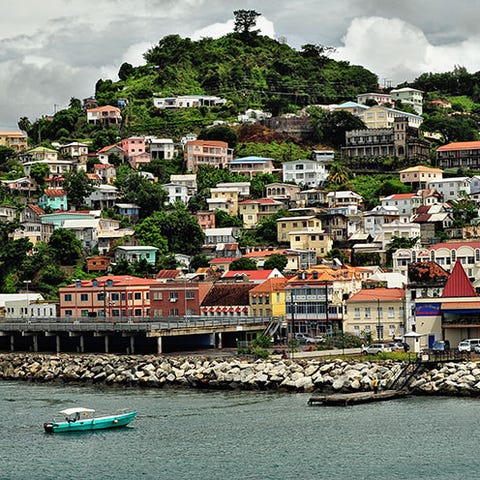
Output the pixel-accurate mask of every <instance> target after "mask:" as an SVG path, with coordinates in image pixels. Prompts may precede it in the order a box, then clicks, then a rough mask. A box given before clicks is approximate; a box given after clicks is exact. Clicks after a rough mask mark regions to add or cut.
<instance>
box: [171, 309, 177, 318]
mask: <svg viewBox="0 0 480 480" xmlns="http://www.w3.org/2000/svg"><path fill="white" fill-rule="evenodd" d="M170 316H171V317H178V308H171V309H170Z"/></svg>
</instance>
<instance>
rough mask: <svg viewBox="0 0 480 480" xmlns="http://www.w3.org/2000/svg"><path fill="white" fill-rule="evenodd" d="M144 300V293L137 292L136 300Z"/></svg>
mask: <svg viewBox="0 0 480 480" xmlns="http://www.w3.org/2000/svg"><path fill="white" fill-rule="evenodd" d="M141 299H142V292H135V300H141Z"/></svg>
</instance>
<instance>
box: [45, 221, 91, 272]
mask: <svg viewBox="0 0 480 480" xmlns="http://www.w3.org/2000/svg"><path fill="white" fill-rule="evenodd" d="M48 247H49V250H50V254H51V256H52V258H53V259H54V260H56V261H57V262H58V263H59V264H60V265H75V263H76V262H77V260H78V259H79V258H80V256H81V255H82V250H83V248H82V243H81V242H80V240H78V238H77V237H76V236H75V234H74V233H73V232H71V231H69V230H65V229H64V228H58V229H56V230H54V231H53V233H52V236H51V237H50V240H49V241H48Z"/></svg>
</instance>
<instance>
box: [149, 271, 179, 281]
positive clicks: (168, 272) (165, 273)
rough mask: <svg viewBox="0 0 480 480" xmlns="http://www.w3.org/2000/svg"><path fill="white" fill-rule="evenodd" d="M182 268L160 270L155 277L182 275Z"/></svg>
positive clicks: (163, 277)
mask: <svg viewBox="0 0 480 480" xmlns="http://www.w3.org/2000/svg"><path fill="white" fill-rule="evenodd" d="M180 273H181V272H180V270H176V269H175V270H159V271H158V273H157V275H156V276H155V278H162V279H165V278H177V277H178V276H179V275H180Z"/></svg>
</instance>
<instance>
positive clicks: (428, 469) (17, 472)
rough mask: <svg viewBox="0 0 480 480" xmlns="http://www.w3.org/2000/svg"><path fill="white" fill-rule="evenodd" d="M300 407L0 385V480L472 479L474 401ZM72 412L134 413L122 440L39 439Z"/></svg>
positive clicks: (109, 433)
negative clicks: (65, 412)
mask: <svg viewBox="0 0 480 480" xmlns="http://www.w3.org/2000/svg"><path fill="white" fill-rule="evenodd" d="M308 398H309V395H308V394H272V393H258V392H205V391H194V390H146V389H145V390H142V389H129V388H127V389H123V388H105V387H90V386H63V385H50V384H30V383H22V382H0V414H1V417H0V418H1V434H0V479H1V480H7V479H45V480H46V479H82V480H89V479H117V480H118V479H132V480H133V479H168V480H184V479H185V480H187V479H188V480H194V479H219V480H220V479H221V480H225V479H229V480H230V479H262V480H269V479H272V480H273V479H275V480H279V479H285V480H290V479H299V480H300V479H301V480H305V479H307V480H309V479H331V480H335V479H355V480H360V479H383V478H385V479H402V480H407V479H415V480H420V479H428V480H431V479H448V480H454V479H478V478H479V477H480V460H479V456H478V450H479V442H478V440H479V436H480V434H479V432H480V415H479V413H480V400H478V399H469V398H445V397H438V398H426V397H412V398H406V399H399V400H393V401H389V402H383V403H374V404H365V405H356V406H353V407H319V406H315V407H309V406H307V400H308ZM71 406H83V407H92V408H95V409H96V410H97V412H98V413H115V412H119V411H127V410H133V409H137V410H139V412H140V413H139V416H138V417H137V418H136V419H135V421H134V422H133V423H132V424H131V427H127V428H123V429H118V430H105V431H99V432H87V433H72V434H64V435H58V434H57V435H55V434H53V435H52V434H45V433H44V432H43V426H42V425H43V422H44V421H48V420H51V418H52V416H55V414H56V413H57V412H58V411H59V410H62V409H63V408H68V407H71ZM57 416H58V415H57Z"/></svg>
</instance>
